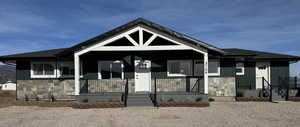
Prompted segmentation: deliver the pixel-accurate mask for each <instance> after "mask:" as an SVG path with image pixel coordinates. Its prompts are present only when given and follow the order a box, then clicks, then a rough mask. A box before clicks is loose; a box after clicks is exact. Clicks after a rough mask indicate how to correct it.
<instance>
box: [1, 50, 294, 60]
mask: <svg viewBox="0 0 300 127" xmlns="http://www.w3.org/2000/svg"><path fill="white" fill-rule="evenodd" d="M65 50H68V48H60V49H51V50H43V51H36V52H28V53H20V54H13V55H6V56H0V60H16V59H45V58H53V59H54V58H56V57H57V55H58V54H60V53H62V52H64V51H65ZM223 50H224V51H226V55H225V57H248V58H249V57H251V58H254V59H290V60H300V57H299V56H292V55H285V54H278V53H270V52H262V51H254V50H246V49H237V48H231V49H223Z"/></svg>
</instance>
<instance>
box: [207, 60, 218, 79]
mask: <svg viewBox="0 0 300 127" xmlns="http://www.w3.org/2000/svg"><path fill="white" fill-rule="evenodd" d="M208 75H209V76H219V75H220V61H219V60H217V59H210V60H208Z"/></svg>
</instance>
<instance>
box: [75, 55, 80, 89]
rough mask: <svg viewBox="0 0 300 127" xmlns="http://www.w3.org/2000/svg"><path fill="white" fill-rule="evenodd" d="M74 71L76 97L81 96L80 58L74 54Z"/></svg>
mask: <svg viewBox="0 0 300 127" xmlns="http://www.w3.org/2000/svg"><path fill="white" fill-rule="evenodd" d="M74 69H75V78H74V79H75V81H74V85H75V90H74V92H75V95H79V94H80V58H79V55H76V54H74Z"/></svg>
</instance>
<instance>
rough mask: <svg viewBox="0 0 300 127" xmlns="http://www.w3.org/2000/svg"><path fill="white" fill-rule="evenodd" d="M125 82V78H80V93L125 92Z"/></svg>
mask: <svg viewBox="0 0 300 127" xmlns="http://www.w3.org/2000/svg"><path fill="white" fill-rule="evenodd" d="M123 84H125V80H123V79H99V80H98V79H95V80H80V93H85V94H103V93H123V91H124V85H123Z"/></svg>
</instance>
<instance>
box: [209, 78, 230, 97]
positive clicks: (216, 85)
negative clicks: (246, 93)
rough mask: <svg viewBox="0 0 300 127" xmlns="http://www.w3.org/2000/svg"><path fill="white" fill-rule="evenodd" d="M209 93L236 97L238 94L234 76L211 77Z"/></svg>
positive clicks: (210, 94)
mask: <svg viewBox="0 0 300 127" xmlns="http://www.w3.org/2000/svg"><path fill="white" fill-rule="evenodd" d="M208 86H209V87H208V95H209V96H223V97H226V96H227V97H230V96H231V97H234V96H235V94H236V92H235V91H236V89H235V78H234V77H209V78H208Z"/></svg>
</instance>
